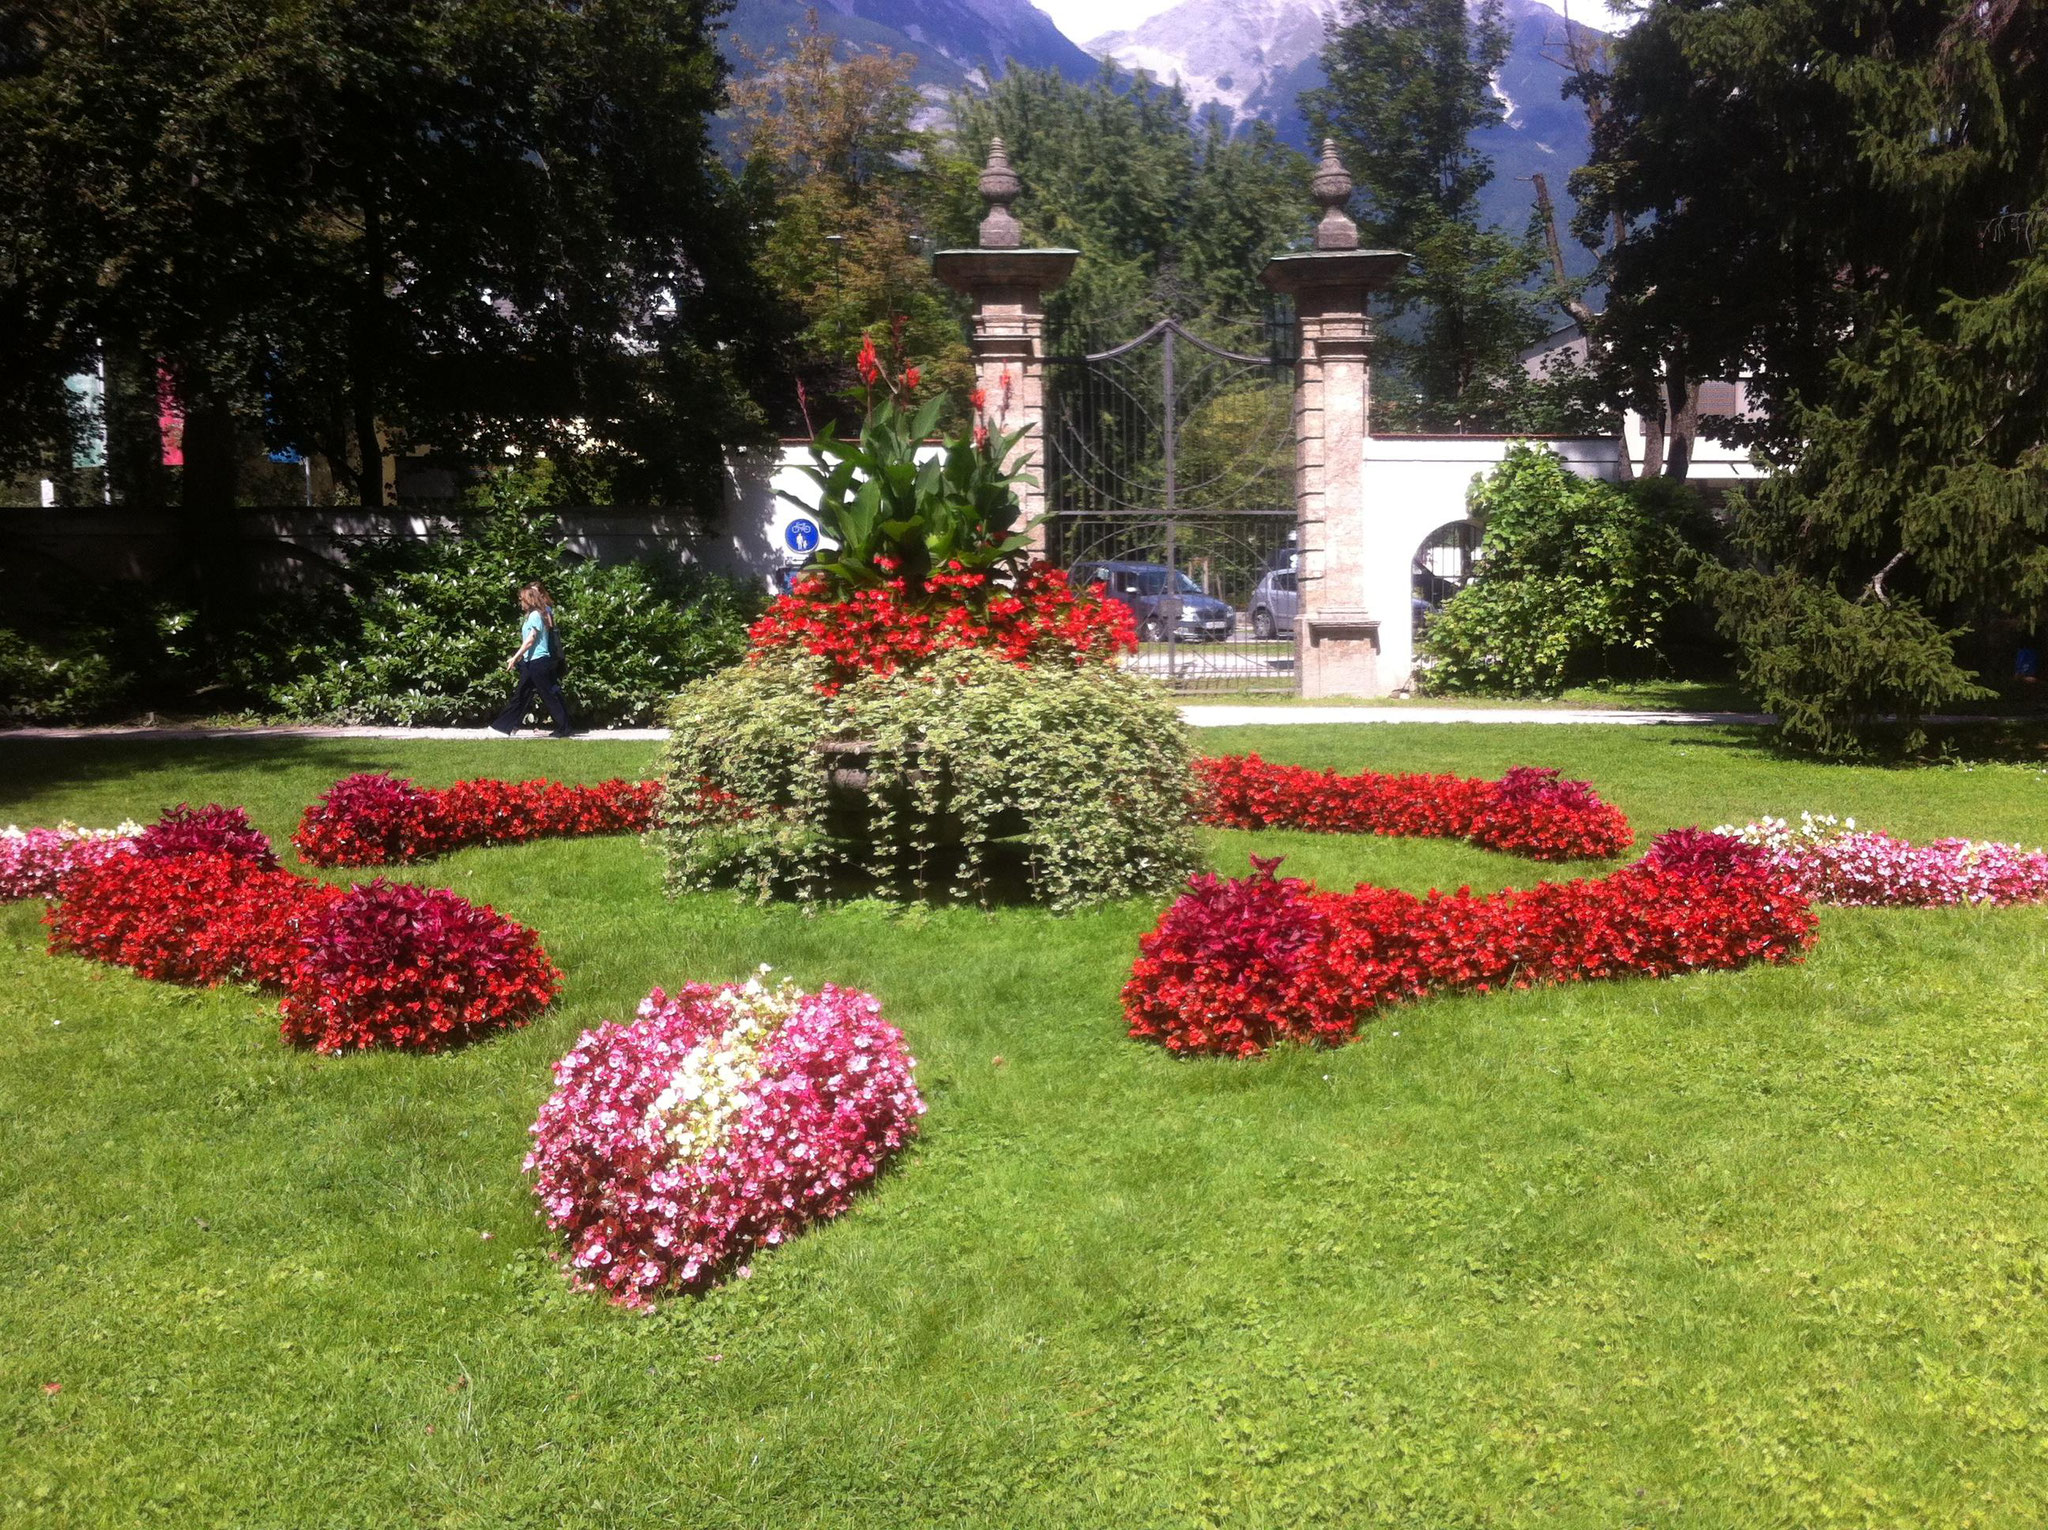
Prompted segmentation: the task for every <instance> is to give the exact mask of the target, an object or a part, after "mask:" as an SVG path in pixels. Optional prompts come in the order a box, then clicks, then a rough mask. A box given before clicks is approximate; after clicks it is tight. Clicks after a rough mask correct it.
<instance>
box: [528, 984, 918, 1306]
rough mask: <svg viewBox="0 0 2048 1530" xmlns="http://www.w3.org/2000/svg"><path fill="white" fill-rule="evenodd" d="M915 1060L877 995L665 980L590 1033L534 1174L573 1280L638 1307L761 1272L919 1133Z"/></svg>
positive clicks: (566, 1076)
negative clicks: (765, 1253)
mask: <svg viewBox="0 0 2048 1530" xmlns="http://www.w3.org/2000/svg"><path fill="white" fill-rule="evenodd" d="M856 1061H858V1062H859V1063H860V1064H861V1067H859V1068H858V1069H856V1068H854V1067H853V1066H852V1064H853V1063H854V1062H856ZM916 1066H917V1063H916V1059H914V1058H913V1057H911V1056H910V1054H909V1052H908V1050H907V1049H906V1047H905V1046H904V1043H903V1037H902V1034H901V1033H900V1032H899V1031H897V1029H896V1028H895V1027H894V1026H892V1025H890V1024H888V1023H887V1022H886V1021H885V1020H883V1019H882V1017H881V1006H880V1004H879V1003H877V1001H876V1000H875V999H873V998H872V997H870V996H869V995H867V994H864V993H857V992H853V991H851V990H848V989H843V988H836V987H833V986H831V985H829V984H828V985H826V987H824V988H823V989H822V990H820V991H819V992H817V993H815V994H807V993H802V992H799V991H798V990H796V989H794V988H792V987H789V986H788V985H784V986H783V987H781V988H779V989H775V990H770V989H767V988H764V987H763V986H762V985H761V984H760V982H759V981H758V979H756V980H751V981H749V982H748V983H746V984H745V985H743V986H734V985H727V986H725V987H711V986H707V985H703V984H690V985H687V986H685V987H684V988H682V989H680V990H678V991H677V992H676V993H675V994H673V995H671V994H667V993H664V992H663V991H662V990H661V989H659V988H657V989H655V990H654V992H652V993H651V994H649V995H648V996H647V998H646V1000H645V1001H644V1002H643V1003H642V1004H641V1006H640V1014H639V1018H638V1019H636V1020H635V1021H633V1023H632V1024H630V1025H618V1024H607V1025H602V1026H599V1027H598V1028H597V1029H595V1030H592V1031H586V1032H585V1033H584V1034H583V1036H582V1038H581V1039H580V1040H579V1041H578V1042H577V1044H576V1046H575V1048H574V1049H573V1050H571V1051H570V1052H569V1054H568V1055H567V1056H565V1057H564V1058H562V1060H561V1061H560V1062H558V1063H557V1064H556V1065H555V1084H556V1088H555V1092H554V1094H553V1095H552V1096H550V1097H549V1099H548V1101H547V1103H546V1104H545V1105H543V1106H542V1107H541V1111H540V1118H539V1119H538V1120H537V1121H535V1122H534V1125H533V1138H534V1146H533V1149H532V1151H531V1152H529V1153H528V1154H527V1157H526V1165H525V1166H526V1169H527V1170H528V1172H530V1173H531V1174H533V1175H534V1181H535V1182H534V1193H535V1195H536V1196H537V1197H538V1198H539V1200H540V1206H541V1212H540V1214H541V1216H542V1217H543V1218H545V1220H546V1221H547V1223H548V1225H549V1226H551V1227H554V1228H557V1229H559V1230H561V1231H563V1232H565V1233H566V1234H567V1235H568V1239H569V1265H570V1269H571V1277H570V1278H571V1280H572V1282H573V1283H574V1284H575V1285H577V1286H578V1287H579V1288H581V1289H586V1290H601V1291H604V1292H607V1293H608V1294H609V1295H610V1296H611V1297H612V1299H613V1300H614V1301H617V1302H619V1303H621V1304H622V1305H625V1306H628V1307H640V1306H645V1305H647V1303H648V1302H649V1300H650V1299H652V1298H653V1297H654V1296H656V1295H658V1294H660V1293H661V1292H663V1291H665V1290H675V1289H685V1290H687V1289H696V1288H701V1287H703V1286H706V1285H709V1284H711V1283H712V1282H713V1281H715V1280H717V1279H719V1278H721V1277H722V1276H724V1275H727V1274H737V1275H739V1276H740V1277H741V1278H742V1279H744V1278H746V1277H748V1276H750V1275H751V1274H752V1273H753V1269H752V1265H751V1263H750V1262H749V1260H748V1257H747V1256H748V1255H749V1254H750V1253H751V1251H753V1250H754V1249H756V1248H760V1247H769V1248H773V1247H775V1246H777V1245H779V1244H781V1243H783V1242H785V1241H786V1240H788V1239H789V1238H791V1237H793V1236H794V1235H795V1234H796V1233H797V1232H798V1231H800V1230H801V1229H802V1228H803V1227H805V1226H806V1225H808V1224H810V1223H812V1222H817V1221H823V1220H826V1219H827V1218H830V1217H835V1216H837V1215H839V1214H840V1213H841V1212H843V1211H845V1210H846V1209H847V1207H848V1206H849V1205H851V1204H852V1197H853V1193H854V1192H855V1191H856V1190H858V1189H859V1188H861V1187H862V1186H863V1185H866V1184H867V1183H868V1182H869V1181H870V1180H872V1179H873V1178H874V1177H875V1175H876V1174H877V1173H878V1172H879V1171H880V1169H881V1167H882V1165H883V1164H884V1163H885V1162H886V1161H887V1160H888V1159H889V1157H890V1156H891V1155H892V1154H894V1153H895V1152H896V1151H897V1150H898V1149H900V1148H901V1147H902V1146H903V1145H904V1144H905V1143H906V1142H908V1141H909V1140H910V1138H911V1137H912V1136H913V1135H914V1134H915V1133H916V1130H917V1118H918V1117H919V1116H921V1115H923V1114H924V1110H925V1104H924V1100H923V1098H922V1097H921V1096H920V1095H919V1094H918V1091H917V1085H916V1081H915V1079H914V1077H913V1073H914V1070H915V1068H916Z"/></svg>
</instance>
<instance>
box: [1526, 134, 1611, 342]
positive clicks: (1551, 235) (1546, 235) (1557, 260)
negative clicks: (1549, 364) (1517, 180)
mask: <svg viewBox="0 0 2048 1530" xmlns="http://www.w3.org/2000/svg"><path fill="white" fill-rule="evenodd" d="M1529 179H1530V180H1531V181H1532V182H1533V183H1534V184H1535V187H1536V215H1537V216H1538V217H1539V218H1541V219H1542V220H1543V242H1544V243H1545V244H1546V245H1548V246H1549V247H1550V269H1551V270H1552V271H1553V272H1555V273H1556V276H1557V287H1558V292H1559V297H1558V303H1559V304H1560V305H1561V306H1562V307H1563V309H1564V311H1565V312H1566V313H1568V314H1570V315H1571V316H1572V318H1573V319H1574V320H1575V321H1576V322H1577V323H1578V326H1579V328H1580V330H1582V331H1583V332H1584V333H1585V336H1586V340H1587V343H1588V344H1589V345H1590V344H1591V342H1592V338H1593V319H1594V317H1595V316H1594V313H1593V310H1592V308H1591V307H1589V306H1588V305H1587V303H1586V300H1585V299H1584V298H1582V297H1580V296H1578V295H1577V294H1576V293H1573V292H1571V290H1570V288H1569V286H1568V285H1567V283H1568V281H1569V280H1570V279H1569V278H1568V277H1567V276H1566V275H1565V269H1564V241H1563V240H1561V239H1559V238H1558V237H1557V204H1556V203H1555V202H1553V201H1551V200H1550V183H1549V182H1548V181H1547V180H1545V179H1544V178H1543V174H1542V172H1541V171H1538V172H1537V173H1536V174H1534V175H1531V176H1530V177H1529Z"/></svg>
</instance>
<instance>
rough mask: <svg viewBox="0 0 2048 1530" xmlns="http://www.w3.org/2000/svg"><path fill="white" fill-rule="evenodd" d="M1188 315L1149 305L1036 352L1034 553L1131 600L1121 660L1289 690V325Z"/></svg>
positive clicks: (1243, 686)
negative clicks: (1037, 514)
mask: <svg viewBox="0 0 2048 1530" xmlns="http://www.w3.org/2000/svg"><path fill="white" fill-rule="evenodd" d="M1203 328H1205V329H1209V330H1210V331H1211V333H1210V334H1209V335H1203V334H1198V333H1196V332H1195V331H1194V330H1192V329H1190V328H1188V327H1187V326H1185V325H1183V324H1182V323H1180V322H1179V321H1177V320H1174V319H1165V320H1162V321H1161V322H1159V323H1157V324H1155V325H1153V326H1152V327H1151V328H1150V329H1148V330H1146V331H1145V332H1144V333H1143V334H1141V335H1139V336H1138V337H1137V338H1136V339H1134V340H1129V341H1126V342H1125V343H1124V344H1122V345H1117V346H1112V347H1110V348H1109V349H1107V350H1102V351H1095V352H1092V353H1089V352H1083V353H1082V354H1077V355H1068V356H1058V355H1055V356H1053V357H1052V358H1050V361H1049V363H1048V382H1049V384H1050V387H1049V389H1048V395H1049V396H1048V399H1047V411H1046V461H1045V472H1046V491H1047V503H1048V505H1049V506H1050V509H1051V515H1050V517H1049V518H1048V520H1047V523H1046V553H1047V556H1048V557H1049V558H1050V559H1051V560H1052V561H1053V562H1054V563H1055V564H1056V565H1058V566H1059V567H1061V568H1064V569H1066V570H1068V571H1069V574H1070V576H1071V577H1073V578H1074V579H1075V581H1076V582H1077V583H1098V582H1099V583H1100V584H1101V585H1102V586H1103V587H1104V589H1105V593H1107V594H1108V595H1109V596H1110V597H1111V598H1113V599H1116V600H1119V601H1122V602H1123V603H1124V604H1125V605H1126V606H1128V607H1129V608H1130V609H1131V611H1132V614H1133V615H1134V616H1135V617H1136V618H1137V620H1138V625H1139V635H1140V638H1141V642H1140V645H1139V651H1138V653H1137V655H1136V656H1135V657H1134V658H1132V659H1130V660H1127V661H1126V662H1127V663H1128V664H1129V666H1130V667H1132V668H1135V669H1138V670H1141V671H1143V672H1145V673H1149V674H1154V675H1157V676H1159V677H1160V678H1161V679H1163V680H1166V681H1167V682H1168V683H1169V684H1171V685H1172V686H1173V687H1174V688H1175V689H1176V690H1182V691H1289V692H1291V691H1293V690H1294V689H1295V688H1296V669H1295V644H1294V615H1295V607H1296V598H1297V597H1296V591H1295V567H1294V563H1295V557H1294V545H1295V543H1294V532H1295V506H1294V352H1293V346H1292V339H1293V325H1292V323H1291V321H1290V320H1289V319H1287V318H1285V317H1283V316H1274V317H1271V318H1269V319H1267V320H1264V321H1261V322H1260V323H1259V324H1258V325H1257V326H1255V327H1254V328H1253V334H1252V336H1249V337H1244V336H1243V330H1244V328H1245V326H1238V327H1237V331H1238V332H1237V333H1230V332H1229V330H1227V329H1226V328H1225V327H1224V326H1220V325H1213V326H1212V325H1207V324H1205V325H1204V326H1203ZM1225 339H1233V340H1237V341H1238V343H1239V344H1240V345H1245V344H1247V343H1248V344H1252V345H1257V344H1261V343H1263V351H1262V352H1255V351H1252V350H1250V349H1232V348H1231V347H1230V346H1229V345H1227V344H1226V343H1224V341H1225Z"/></svg>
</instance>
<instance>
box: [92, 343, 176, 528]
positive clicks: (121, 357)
mask: <svg viewBox="0 0 2048 1530" xmlns="http://www.w3.org/2000/svg"><path fill="white" fill-rule="evenodd" d="M106 357H107V394H106V411H107V483H108V487H109V488H110V490H111V491H112V498H113V500H114V503H116V504H118V505H123V506H126V507H128V508H130V509H137V510H161V509H162V508H163V507H164V505H165V504H166V503H167V502H168V501H169V498H170V494H169V490H168V485H167V484H166V482H165V478H164V433H163V429H162V427H161V425H160V424H159V423H158V419H157V371H156V363H155V362H154V361H153V360H151V359H150V358H149V357H148V356H147V355H145V354H144V353H143V352H142V351H141V350H140V349H139V348H137V347H135V346H133V345H129V344H122V343H119V342H115V341H109V342H108V344H107V347H106Z"/></svg>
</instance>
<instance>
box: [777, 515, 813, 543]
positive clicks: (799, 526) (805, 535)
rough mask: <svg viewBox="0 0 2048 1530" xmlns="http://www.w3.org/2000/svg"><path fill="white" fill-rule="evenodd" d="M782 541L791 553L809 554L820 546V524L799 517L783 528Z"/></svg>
mask: <svg viewBox="0 0 2048 1530" xmlns="http://www.w3.org/2000/svg"><path fill="white" fill-rule="evenodd" d="M782 540H783V541H785V542H787V543H788V544H789V550H790V551H791V552H809V551H810V550H811V549H812V548H813V547H816V546H817V545H818V523H817V522H816V521H813V520H807V519H805V518H804V517H803V516H798V517H797V518H796V519H795V520H793V521H791V522H790V523H789V524H788V525H787V526H785V527H783V528H782Z"/></svg>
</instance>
